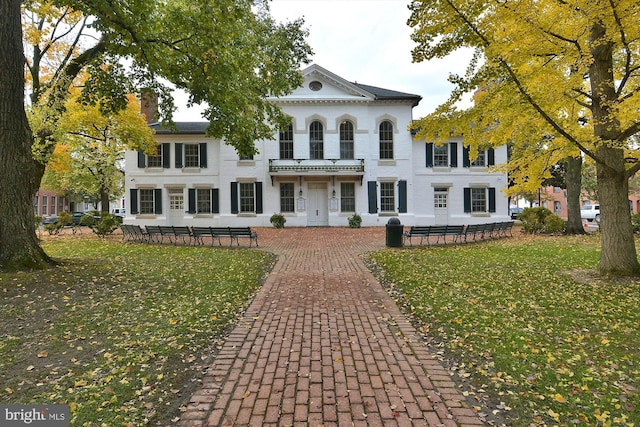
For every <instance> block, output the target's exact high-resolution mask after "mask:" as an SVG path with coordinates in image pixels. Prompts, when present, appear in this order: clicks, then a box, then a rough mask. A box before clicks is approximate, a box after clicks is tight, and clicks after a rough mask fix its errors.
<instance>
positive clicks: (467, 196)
mask: <svg viewBox="0 0 640 427" xmlns="http://www.w3.org/2000/svg"><path fill="white" fill-rule="evenodd" d="M464 211H465V212H467V213H469V212H471V189H470V188H465V189H464Z"/></svg>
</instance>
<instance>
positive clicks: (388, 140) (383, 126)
mask: <svg viewBox="0 0 640 427" xmlns="http://www.w3.org/2000/svg"><path fill="white" fill-rule="evenodd" d="M379 135H380V159H381V160H385V159H393V123H391V122H390V121H388V120H385V121H384V122H382V123H380V128H379Z"/></svg>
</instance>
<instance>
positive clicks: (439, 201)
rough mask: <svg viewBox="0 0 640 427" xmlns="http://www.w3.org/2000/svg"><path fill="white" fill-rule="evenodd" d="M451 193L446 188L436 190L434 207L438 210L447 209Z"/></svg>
mask: <svg viewBox="0 0 640 427" xmlns="http://www.w3.org/2000/svg"><path fill="white" fill-rule="evenodd" d="M448 196H449V193H448V191H447V189H446V188H434V194H433V205H434V207H435V208H436V209H444V208H446V207H447V203H448Z"/></svg>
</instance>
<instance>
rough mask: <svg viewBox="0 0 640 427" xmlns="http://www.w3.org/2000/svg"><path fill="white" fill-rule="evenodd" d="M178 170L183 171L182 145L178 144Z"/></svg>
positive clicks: (176, 150) (176, 149)
mask: <svg viewBox="0 0 640 427" xmlns="http://www.w3.org/2000/svg"><path fill="white" fill-rule="evenodd" d="M175 152H176V154H175V156H176V169H182V143H181V142H176V148H175Z"/></svg>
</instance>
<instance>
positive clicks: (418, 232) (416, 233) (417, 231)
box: [403, 225, 431, 246]
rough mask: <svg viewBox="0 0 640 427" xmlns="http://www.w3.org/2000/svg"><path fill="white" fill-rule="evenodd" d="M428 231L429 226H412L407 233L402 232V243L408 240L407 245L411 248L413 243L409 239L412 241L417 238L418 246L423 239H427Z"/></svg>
mask: <svg viewBox="0 0 640 427" xmlns="http://www.w3.org/2000/svg"><path fill="white" fill-rule="evenodd" d="M430 229H431V227H430V226H426V227H422V226H417V225H412V226H411V228H410V229H409V230H408V231H405V232H404V234H403V237H404V241H405V242H406V241H407V240H409V244H410V245H411V246H413V241H412V240H411V239H413V238H414V237H419V238H420V244H422V242H423V240H424V239H425V238H426V239H429V230H430Z"/></svg>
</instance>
